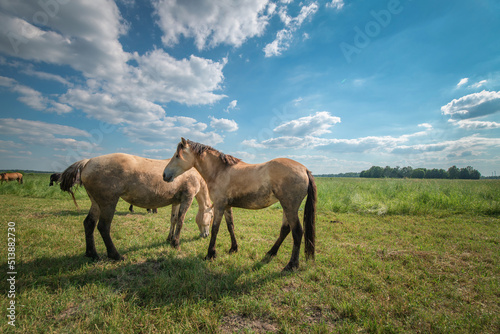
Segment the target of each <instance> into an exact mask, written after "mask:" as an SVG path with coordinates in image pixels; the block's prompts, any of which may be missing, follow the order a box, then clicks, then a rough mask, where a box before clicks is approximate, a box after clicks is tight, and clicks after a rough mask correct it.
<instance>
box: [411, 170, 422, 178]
mask: <svg viewBox="0 0 500 334" xmlns="http://www.w3.org/2000/svg"><path fill="white" fill-rule="evenodd" d="M425 172H426V169H425V168H417V169H414V170H413V172H412V173H411V178H412V179H423V178H425Z"/></svg>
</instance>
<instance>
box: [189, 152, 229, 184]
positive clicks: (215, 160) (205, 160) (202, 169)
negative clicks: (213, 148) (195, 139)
mask: <svg viewBox="0 0 500 334" xmlns="http://www.w3.org/2000/svg"><path fill="white" fill-rule="evenodd" d="M223 164H224V163H223V162H222V161H221V160H220V159H219V157H218V156H216V155H215V154H214V153H211V152H207V153H206V154H205V155H204V156H203V157H201V156H197V157H196V161H195V164H194V167H195V168H196V170H197V171H198V172H199V173H200V174H201V176H202V177H203V179H204V180H205V182H206V183H207V186H208V188H210V185H212V184H214V183H215V179H216V178H217V174H218V173H219V171H220V170H221V169H223V168H224V167H225V166H223Z"/></svg>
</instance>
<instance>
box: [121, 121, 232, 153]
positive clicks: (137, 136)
mask: <svg viewBox="0 0 500 334" xmlns="http://www.w3.org/2000/svg"><path fill="white" fill-rule="evenodd" d="M207 127H208V126H207V124H205V123H202V122H198V121H197V120H196V119H194V118H191V117H184V116H174V117H164V118H162V119H160V120H156V121H151V122H137V123H132V124H129V125H128V126H127V127H126V128H124V129H123V133H124V134H125V135H127V136H128V137H129V138H130V139H131V141H133V142H137V143H140V144H142V145H147V146H159V147H160V148H170V147H175V146H176V145H177V143H178V142H179V141H180V138H181V137H184V138H188V139H191V140H194V141H198V142H201V143H204V144H207V145H212V146H213V145H216V144H218V143H221V142H223V137H222V136H221V135H219V134H217V133H216V132H214V131H209V132H207V131H206V129H207Z"/></svg>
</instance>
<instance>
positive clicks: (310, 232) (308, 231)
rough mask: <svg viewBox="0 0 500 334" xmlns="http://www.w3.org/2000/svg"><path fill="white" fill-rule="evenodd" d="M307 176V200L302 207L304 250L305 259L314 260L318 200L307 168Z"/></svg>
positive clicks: (314, 184)
mask: <svg viewBox="0 0 500 334" xmlns="http://www.w3.org/2000/svg"><path fill="white" fill-rule="evenodd" d="M307 177H308V179H309V185H308V187H307V200H306V206H305V208H304V229H305V233H304V241H305V246H304V247H305V248H304V251H305V254H306V259H311V260H314V251H315V248H316V246H315V240H316V201H317V200H318V193H317V189H316V182H315V181H314V177H313V176H312V173H311V171H309V170H308V171H307Z"/></svg>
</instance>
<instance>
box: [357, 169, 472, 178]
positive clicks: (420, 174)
mask: <svg viewBox="0 0 500 334" xmlns="http://www.w3.org/2000/svg"><path fill="white" fill-rule="evenodd" d="M359 177H367V178H384V177H387V178H412V179H469V180H477V179H480V178H481V173H480V172H479V171H478V170H476V169H474V168H473V167H471V166H467V167H465V168H458V167H457V166H452V167H450V168H448V170H444V169H437V168H434V169H426V168H415V169H413V168H412V167H410V166H408V167H403V168H401V167H399V166H397V167H396V168H392V167H389V166H386V167H385V168H383V167H379V166H372V167H371V168H370V169H368V170H364V171H362V172H361V173H360V174H359Z"/></svg>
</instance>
